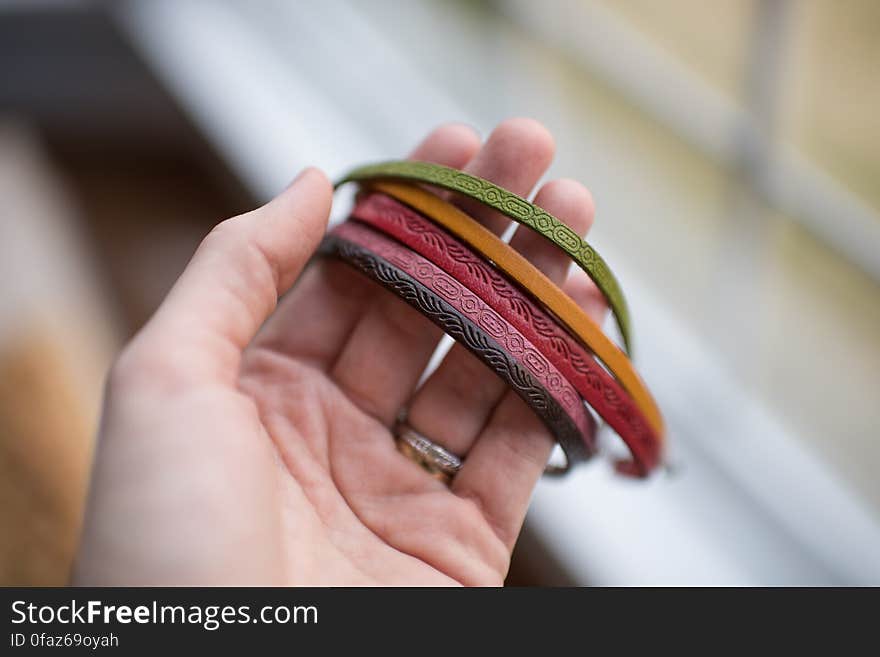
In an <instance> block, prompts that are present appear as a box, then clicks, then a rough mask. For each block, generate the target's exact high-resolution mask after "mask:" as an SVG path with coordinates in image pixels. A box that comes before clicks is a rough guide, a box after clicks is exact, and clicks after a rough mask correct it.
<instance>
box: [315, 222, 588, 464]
mask: <svg viewBox="0 0 880 657" xmlns="http://www.w3.org/2000/svg"><path fill="white" fill-rule="evenodd" d="M331 235H333V236H334V237H339V238H342V239H344V240H346V241H348V242H351V243H353V244H355V245H357V246H360V247H362V248H365V249H367V250H369V251H370V252H371V253H373V254H375V255H377V256H379V257H380V258H382V259H384V260H386V261H387V262H389V263H391V264H392V265H394V266H395V267H397V268H398V269H400V270H401V271H403V272H404V273H405V274H407V275H409V276H411V277H412V278H413V279H414V280H415V281H417V282H418V283H420V284H422V285H424V286H425V287H426V288H427V289H428V290H430V291H431V292H433V293H434V294H436V295H437V296H439V297H440V298H442V299H443V300H444V301H446V302H447V303H449V304H450V305H451V306H452V307H453V308H454V309H455V310H456V311H458V312H459V313H460V314H461V315H462V316H463V317H465V318H466V319H468V320H470V321H471V322H473V323H474V324H475V325H476V326H477V327H478V328H479V329H481V330H483V331H484V332H485V333H486V334H487V335H488V336H489V337H491V338H492V339H493V340H495V341H496V342H497V343H498V344H499V345H500V346H501V347H502V348H503V349H504V351H505V352H506V353H507V354H508V355H509V356H511V357H512V358H513V359H514V360H515V361H516V362H517V363H519V364H520V365H521V366H522V367H523V368H524V369H525V370H526V371H528V372H529V373H530V374H531V375H532V376H533V377H534V378H535V380H536V381H537V383H538V384H540V385H541V386H542V387H543V388H544V389H546V391H547V392H548V393H549V394H550V395H551V396H552V397H553V399H555V400H556V402H557V403H558V404H559V407H560V408H561V409H562V411H563V412H564V413H565V414H566V415H567V416H568V417H569V418H570V419H571V421H572V422H573V424H574V426H575V427H576V428H577V431H578V433H579V434H580V437H581V440H582V442H583V447H586V450H584V449H581V450H580V452H581V453H582V454H584V455H585V456H588V455H590V454H592V453H593V452H595V430H596V423H595V420H593V418H592V416H591V415H590V413H589V412H588V411H587V409H586V408H585V406H584V404H583V401H582V399H581V396H580V395H579V394H578V393H577V391H576V390H575V389H574V387H573V386H572V385H571V383H570V382H569V381H568V379H567V378H566V377H565V376H563V374H562V373H561V372H560V371H559V370H558V369H557V368H556V366H555V365H553V363H551V362H550V361H549V360H548V359H547V358H546V357H545V356H544V354H543V353H542V352H541V351H540V350H539V349H537V348H536V347H535V346H534V345H533V344H532V343H531V341H530V340H529V339H527V338H526V337H525V336H523V335H522V334H521V333H520V332H519V331H518V330H517V329H516V328H515V327H514V326H513V325H512V324H511V323H510V322H508V321H507V320H506V319H504V318H503V317H502V316H501V315H500V314H499V313H498V312H496V311H495V310H494V309H493V308H492V307H491V306H490V305H489V304H488V303H486V302H485V301H484V300H483V299H482V298H481V297H480V296H479V295H477V294H475V293H474V292H473V290H472V289H471V288H470V285H469V283H471V282H472V281H471V276H469V275H464V276H461V277H452V276H450V275H449V274H447V273H446V272H444V271H443V270H442V269H441V268H440V267H438V266H436V265H435V264H434V263H432V262H430V261H429V260H428V259H426V258H425V257H423V256H421V255H419V254H418V253H416V252H414V251H412V250H411V249H409V248H407V247H406V246H404V245H402V244H400V243H398V242H396V241H394V240H392V239H390V238H388V237H386V236H385V235H383V234H382V233H380V232H377V231H375V230H373V229H370V228H368V227H367V226H365V225H363V224H360V223H353V222H348V223H345V224H342V225H341V226H338V227H337V228H336V229H334V230H333V232H332V233H331ZM563 447H565V445H563ZM574 451H576V450H571V449H566V454H567V455H568V458H569V462H570V463H571V461H572V454H571V453H570V452H574Z"/></svg>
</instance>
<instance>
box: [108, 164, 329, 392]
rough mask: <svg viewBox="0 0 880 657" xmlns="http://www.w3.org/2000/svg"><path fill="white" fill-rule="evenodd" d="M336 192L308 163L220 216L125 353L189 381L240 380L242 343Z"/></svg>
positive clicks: (294, 268) (307, 252)
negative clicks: (257, 201)
mask: <svg viewBox="0 0 880 657" xmlns="http://www.w3.org/2000/svg"><path fill="white" fill-rule="evenodd" d="M331 197H332V187H331V185H330V182H329V181H328V180H327V177H326V176H325V175H324V174H323V173H322V172H321V171H319V170H318V169H306V170H305V171H303V172H302V173H301V174H300V175H299V176H298V177H297V178H296V180H294V182H293V183H292V184H291V185H290V186H288V187H287V189H285V190H284V191H283V192H282V193H281V194H280V195H279V196H277V197H276V198H275V199H273V200H272V201H270V202H269V203H267V204H266V205H264V206H263V207H261V208H258V209H256V210H253V211H252V212H248V213H246V214H243V215H240V216H238V217H233V218H232V219H228V220H226V221H223V222H222V223H220V224H218V225H217V226H216V227H215V228H214V229H213V230H212V231H211V232H210V233H209V234H208V236H207V237H205V239H204V240H203V241H202V243H201V244H200V245H199V248H198V250H197V251H196V253H195V255H194V256H193V258H192V260H191V261H190V263H189V264H188V265H187V267H186V269H185V270H184V272H183V274H182V275H181V276H180V278H179V279H178V280H177V282H176V283H175V284H174V287H173V288H172V289H171V292H170V293H169V294H168V296H167V297H166V299H165V301H164V302H163V303H162V305H161V306H160V307H159V309H158V310H157V312H156V314H155V315H154V316H153V317H152V318H151V319H150V321H149V322H148V323H147V325H146V326H145V327H144V329H143V330H142V331H141V333H140V334H139V335H138V336H137V337H136V338H135V340H134V341H133V342H132V344H131V346H130V348H129V349H127V350H126V354H124V357H125V358H126V359H135V360H138V361H139V363H140V365H142V366H143V367H144V368H146V369H147V370H148V369H149V368H151V367H160V368H161V369H162V371H163V373H164V374H166V375H167V374H168V372H169V371H174V372H176V373H177V374H179V375H180V376H182V377H186V378H187V380H188V381H194V380H211V381H217V380H221V381H228V382H232V381H234V380H235V377H236V375H237V373H238V368H239V361H240V359H241V353H242V350H243V349H244V347H245V346H246V345H247V344H248V343H249V342H250V341H251V339H252V338H253V337H254V335H255V334H256V332H257V330H258V329H259V328H260V326H261V325H262V323H263V322H264V321H265V319H266V318H267V317H268V316H269V314H270V313H271V312H272V311H273V310H274V308H275V305H276V303H277V300H278V297H279V296H280V295H281V294H283V293H284V292H285V291H286V290H287V289H288V288H289V287H290V286H291V285H292V284H293V282H294V281H295V280H296V278H297V277H298V276H299V274H300V272H301V271H302V268H303V266H304V265H305V263H306V262H307V261H308V259H309V257H310V256H311V255H312V253H313V252H314V251H315V249H316V248H317V246H318V243H319V242H320V240H321V237H322V236H323V234H324V231H325V230H326V226H327V219H328V216H329V213H330V202H331ZM141 356H143V358H141Z"/></svg>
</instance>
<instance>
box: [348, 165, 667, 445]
mask: <svg viewBox="0 0 880 657" xmlns="http://www.w3.org/2000/svg"><path fill="white" fill-rule="evenodd" d="M361 184H362V185H363V186H364V187H365V188H367V189H372V190H375V191H379V192H382V193H384V194H387V195H388V196H391V197H393V198H395V199H397V200H398V201H400V202H401V203H404V204H405V205H408V206H410V207H411V208H413V209H414V210H416V211H417V212H420V213H421V214H423V215H424V216H426V217H428V218H429V219H431V220H432V221H434V222H435V223H437V224H439V225H440V226H442V227H443V228H445V229H446V230H448V231H449V232H450V233H452V234H453V235H455V236H456V237H458V238H459V239H461V240H462V241H463V242H465V243H466V244H468V245H469V246H470V247H471V248H473V249H474V250H475V251H477V252H478V253H480V254H481V255H482V256H483V257H485V258H486V259H487V260H489V261H490V262H491V263H493V264H494V265H495V266H496V267H497V268H498V269H499V270H501V271H502V272H504V273H505V274H506V275H507V276H508V277H509V278H510V279H511V280H513V281H514V282H515V283H517V284H518V285H519V286H520V287H522V288H523V290H525V291H526V292H528V293H529V294H530V295H531V296H532V297H534V298H535V299H536V300H537V301H538V302H539V303H541V304H542V305H543V306H544V307H545V308H546V309H547V310H549V311H550V312H551V313H553V315H555V316H556V318H557V319H558V320H559V321H560V323H561V325H562V326H564V327H565V328H566V329H567V330H568V332H569V333H571V335H572V336H573V337H574V338H575V339H577V340H578V341H579V342H580V343H581V344H583V345H584V346H585V347H586V348H587V349H589V350H590V351H591V352H592V353H593V354H594V355H595V356H596V358H597V359H598V360H600V361H601V362H602V363H603V364H604V365H605V367H606V368H607V369H608V370H609V371H610V372H611V374H612V375H613V376H614V377H615V378H616V379H617V380H618V382H619V383H620V384H621V385H622V386H623V388H624V389H625V390H626V391H627V392H628V393H629V394H630V396H631V397H632V398H633V401H634V402H635V403H636V404H637V405H638V407H639V409H640V410H641V411H642V413H643V414H644V416H645V418H646V420H647V421H648V423H649V424H650V425H651V427H652V428H653V429H654V431H656V432H657V434H658V435H659V436H660V437H661V439H662V437H663V436H664V435H665V431H664V424H663V418H662V416H661V414H660V409H659V408H658V407H657V404H656V402H655V401H654V399H653V397H652V396H651V394H650V392H648V389H647V387H646V386H645V384H644V382H643V381H642V379H641V378H640V377H639V375H638V374H637V373H636V371H635V369H634V368H633V365H632V362H631V361H630V360H629V358H628V357H627V356H626V354H625V353H624V352H623V351H622V350H621V349H620V348H619V347H618V346H617V345H615V344H614V342H612V341H611V340H610V339H609V338H608V337H607V336H606V335H605V334H604V333H603V332H602V329H601V328H600V327H599V326H598V325H597V324H596V322H594V321H593V320H592V319H590V317H589V316H588V315H587V314H586V313H584V311H583V310H582V309H581V308H580V307H579V306H578V305H577V304H576V303H575V302H574V301H572V299H571V298H570V297H568V295H566V294H565V293H564V292H563V291H562V290H561V289H560V288H559V287H558V286H557V285H556V284H555V283H553V281H551V280H550V279H549V278H547V277H546V276H545V275H544V274H543V273H541V271H540V270H538V269H537V268H536V267H535V266H534V265H533V264H532V263H530V262H529V261H528V260H526V259H525V258H524V257H523V256H521V255H520V254H519V253H517V252H516V251H515V250H514V249H513V248H511V247H510V246H509V245H508V244H506V243H504V242H503V241H502V240H501V239H500V238H499V237H497V236H496V235H495V234H494V233H492V232H491V231H489V230H488V229H486V228H484V227H483V226H482V225H480V224H479V223H477V222H476V221H474V219H473V218H471V217H470V216H468V215H467V214H465V213H464V212H462V211H461V210H459V209H458V208H456V207H455V206H454V205H452V204H450V203H448V202H446V201H444V200H443V199H441V198H440V197H438V196H436V195H434V194H431V193H430V192H427V191H425V190H423V189H420V188H418V187H415V186H413V185H409V184H401V183H392V182H384V181H381V182H380V181H371V182H369V183H366V182H362V183H361Z"/></svg>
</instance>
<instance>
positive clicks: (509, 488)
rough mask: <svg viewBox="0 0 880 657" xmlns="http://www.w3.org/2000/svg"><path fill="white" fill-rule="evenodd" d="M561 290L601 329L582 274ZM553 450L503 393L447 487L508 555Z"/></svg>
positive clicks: (542, 431)
mask: <svg viewBox="0 0 880 657" xmlns="http://www.w3.org/2000/svg"><path fill="white" fill-rule="evenodd" d="M562 289H563V291H564V292H565V293H566V294H568V295H569V296H570V297H571V298H572V299H573V300H574V301H575V302H576V303H577V304H578V305H579V306H580V307H581V308H582V309H583V310H584V312H586V313H587V314H588V315H590V317H592V318H593V319H594V320H596V322H598V323H600V324H601V322H602V321H603V320H604V318H605V317H606V315H607V314H608V306H607V304H606V303H605V299H604V297H603V295H602V293H601V292H600V291H599V289H598V288H597V287H596V285H595V283H593V281H591V280H590V278H589V277H588V276H587V274H585V273H584V272H583V271H581V270H580V269H576V268H575V269H574V270H573V271H572V273H571V274H570V275H569V277H568V279H567V280H566V282H565V285H564V286H563V288H562ZM552 449H553V439H552V438H551V436H550V434H549V433H548V431H547V429H546V428H545V427H544V425H543V424H542V423H541V421H540V420H538V417H537V416H536V415H535V414H534V412H532V410H531V409H530V408H529V407H528V406H527V405H526V404H525V403H524V402H523V400H522V399H520V398H519V397H517V396H516V395H515V394H514V393H513V392H511V391H507V392H506V393H505V394H504V397H503V399H502V400H501V402H500V403H499V404H498V405H497V406H496V407H495V409H494V411H493V413H492V416H491V418H490V420H489V422H488V424H487V425H486V428H485V429H484V430H483V432H482V433H481V434H480V436H479V438H478V439H477V440H476V442H475V443H474V446H473V447H472V448H471V451H470V452H469V454H468V457H467V459H466V460H465V462H464V465H463V466H462V468H461V471H460V472H459V473H458V475H457V476H456V478H455V480H454V481H453V483H452V490H453V492H455V493H456V494H457V495H460V496H462V497H465V498H468V499H471V500H473V501H474V502H475V503H476V504H477V506H478V507H479V508H480V509H481V510H482V512H483V515H484V516H485V517H486V519H487V520H488V521H489V523H490V525H491V526H492V527H493V528H494V530H495V533H496V534H497V535H498V537H499V538H500V539H501V540H502V541H503V542H504V543H505V544H506V545H507V546H508V547H509V548H510V549H512V548H513V545H514V543H515V542H516V538H517V536H518V535H519V532H520V529H521V528H522V523H523V520H524V519H525V516H526V511H527V510H528V506H529V501H530V499H531V496H532V491H533V490H534V488H535V484H536V483H537V481H538V478H539V477H540V476H541V473H542V472H543V471H544V467H545V465H546V464H547V459H548V458H549V457H550V452H551V450H552Z"/></svg>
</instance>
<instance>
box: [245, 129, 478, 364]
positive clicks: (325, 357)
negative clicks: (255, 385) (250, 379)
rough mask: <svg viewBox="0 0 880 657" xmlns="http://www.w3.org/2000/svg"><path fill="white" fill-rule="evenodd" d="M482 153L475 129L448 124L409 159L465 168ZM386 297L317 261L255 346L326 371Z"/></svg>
mask: <svg viewBox="0 0 880 657" xmlns="http://www.w3.org/2000/svg"><path fill="white" fill-rule="evenodd" d="M479 147H480V138H479V136H478V135H477V134H476V133H475V132H474V131H473V129H471V128H469V127H468V126H465V125H461V124H446V125H442V126H440V127H438V128H436V129H435V130H434V131H432V132H431V133H430V134H429V135H428V136H427V137H426V138H425V139H424V140H423V141H422V142H421V143H420V144H419V145H418V146H417V147H416V148H415V150H413V152H412V154H411V155H410V157H411V158H413V159H418V160H424V161H432V162H436V163H438V164H445V165H447V166H453V167H461V166H464V164H465V163H466V162H467V161H468V160H470V159H471V158H472V157H473V155H474V153H476V151H477V149H479ZM383 296H388V295H387V293H385V292H384V291H382V290H381V289H380V288H379V287H378V286H377V285H375V284H373V283H371V282H370V281H368V280H367V279H366V278H365V277H364V276H363V275H362V274H360V273H359V272H357V271H354V270H353V269H352V268H351V267H348V266H347V265H345V264H343V263H340V262H337V261H335V260H329V259H321V260H318V261H316V262H315V263H314V264H313V265H312V266H310V267H309V269H308V270H307V271H306V272H305V273H304V274H303V277H302V279H301V280H300V281H299V282H298V283H297V285H296V287H294V289H293V290H291V291H290V293H289V294H288V295H287V296H286V297H285V298H284V299H283V300H282V301H281V303H279V304H278V309H277V310H276V311H275V313H274V314H273V315H272V317H271V318H270V319H269V321H268V322H266V325H265V326H264V327H263V329H262V330H261V331H260V334H259V335H258V336H257V339H256V340H255V341H254V345H253V346H254V348H261V349H269V350H272V351H274V352H277V353H281V354H285V355H289V356H294V357H296V358H297V359H299V360H302V361H305V362H307V363H308V364H310V365H312V366H313V367H315V368H318V369H320V370H324V371H327V370H329V369H330V368H331V367H333V365H334V363H335V362H336V361H337V360H338V359H339V358H340V355H341V351H342V348H343V346H344V345H345V344H346V343H347V342H348V341H349V339H350V338H351V336H352V332H353V331H354V330H355V327H357V326H358V325H359V323H360V322H361V321H363V320H364V319H365V315H366V314H368V312H369V313H370V314H374V313H375V312H376V311H375V310H372V311H370V309H371V307H372V306H373V304H374V303H375V301H376V300H377V299H378V298H380V297H383ZM382 303H383V304H385V303H387V301H386V302H382ZM390 305H391V304H389V306H390ZM369 321H370V322H371V323H373V322H375V321H376V320H375V318H374V319H371V320H369ZM362 330H364V329H362Z"/></svg>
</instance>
